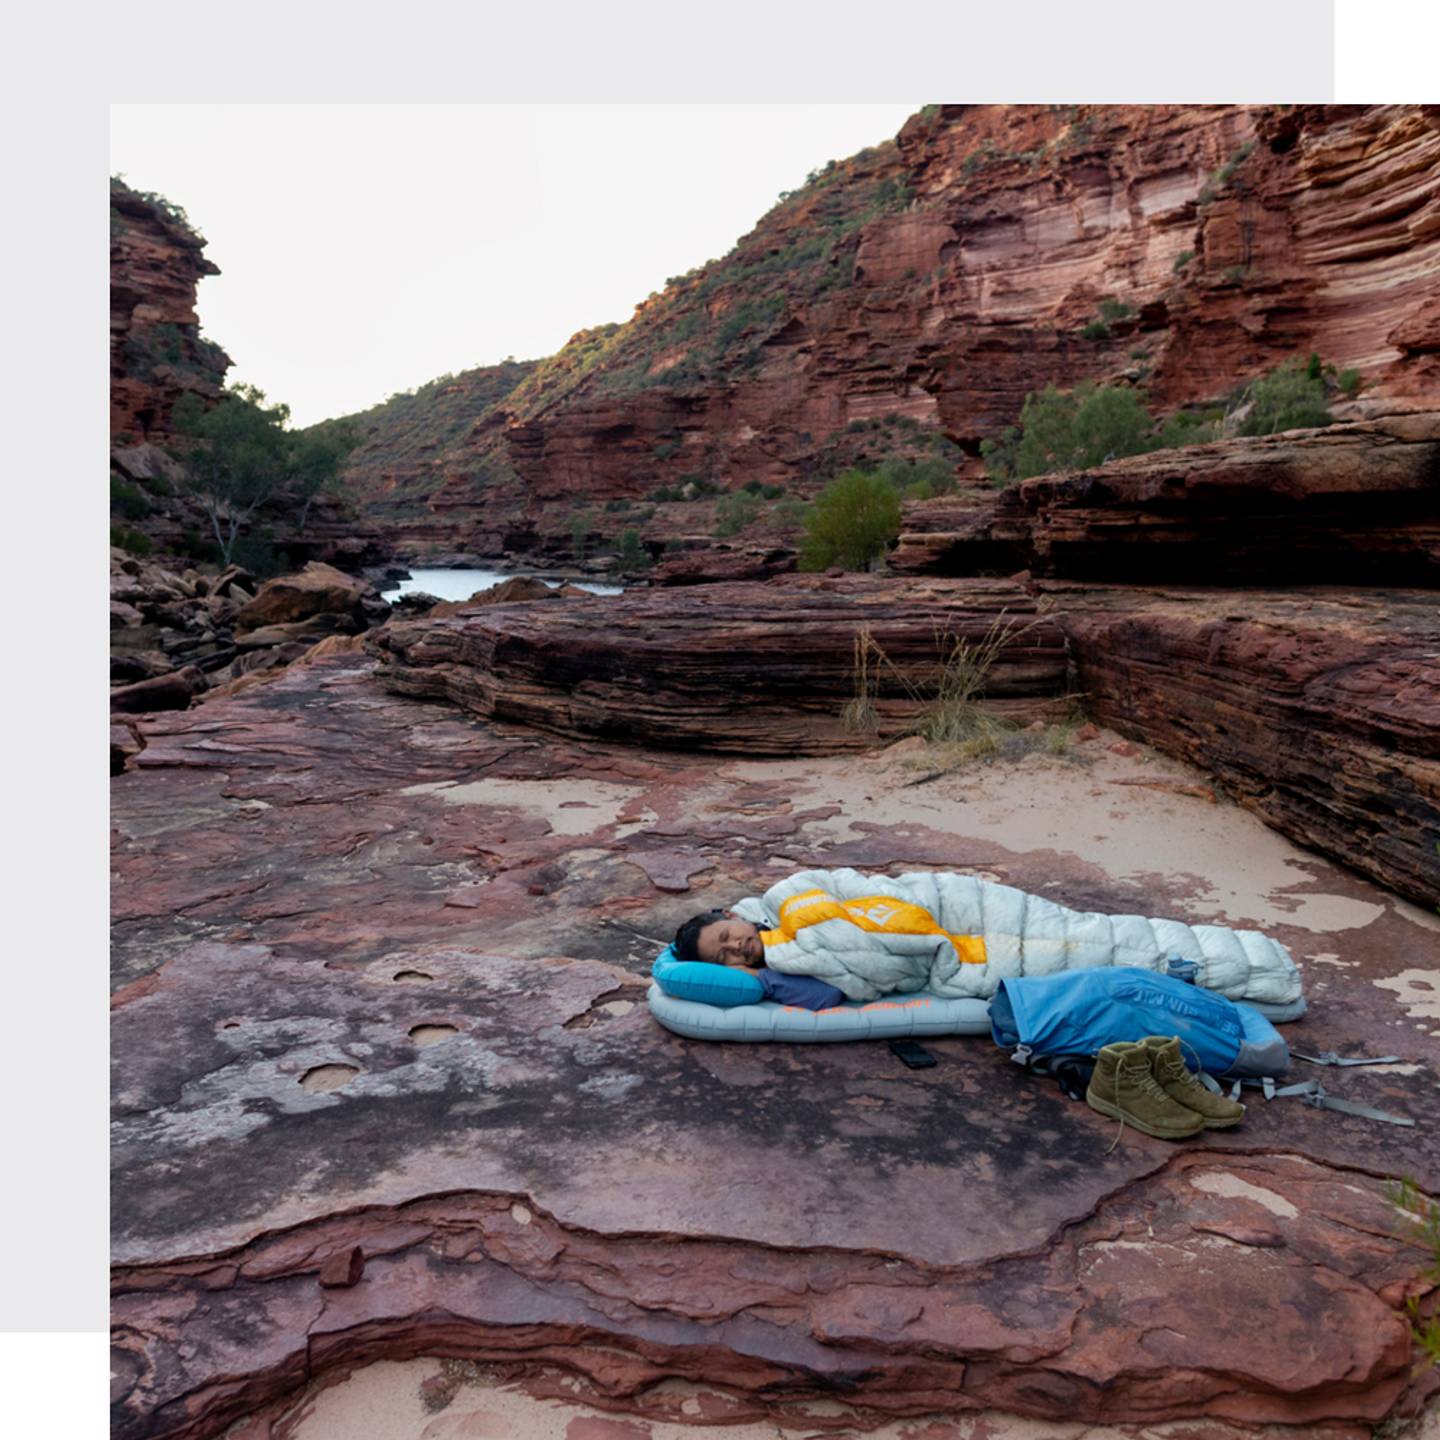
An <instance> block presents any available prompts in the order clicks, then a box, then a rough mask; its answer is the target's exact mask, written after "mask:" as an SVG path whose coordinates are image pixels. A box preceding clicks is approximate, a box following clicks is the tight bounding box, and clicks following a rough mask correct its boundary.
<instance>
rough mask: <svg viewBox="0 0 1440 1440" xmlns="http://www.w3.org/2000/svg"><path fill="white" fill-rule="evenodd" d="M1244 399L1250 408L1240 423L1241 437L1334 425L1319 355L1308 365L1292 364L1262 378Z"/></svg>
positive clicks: (1254, 382) (1255, 382)
mask: <svg viewBox="0 0 1440 1440" xmlns="http://www.w3.org/2000/svg"><path fill="white" fill-rule="evenodd" d="M1246 398H1247V399H1248V400H1249V401H1250V402H1251V406H1252V408H1251V410H1250V413H1249V414H1248V415H1247V416H1246V417H1245V419H1244V420H1243V421H1241V424H1240V433H1241V434H1242V435H1275V434H1278V433H1279V432H1280V431H1281V430H1302V429H1307V428H1309V427H1311V426H1315V425H1329V424H1332V423H1333V417H1332V416H1331V414H1330V410H1329V408H1328V406H1327V405H1326V403H1325V379H1324V376H1323V374H1322V373H1321V368H1320V357H1319V356H1318V355H1312V356H1311V357H1310V360H1309V361H1300V360H1292V361H1290V362H1289V363H1287V364H1285V365H1282V366H1280V368H1279V369H1278V370H1272V371H1271V372H1270V373H1269V374H1268V375H1262V376H1261V377H1260V378H1259V379H1258V380H1254V381H1252V382H1251V384H1250V388H1249V389H1248V391H1247V392H1246Z"/></svg>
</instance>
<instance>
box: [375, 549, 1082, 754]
mask: <svg viewBox="0 0 1440 1440" xmlns="http://www.w3.org/2000/svg"><path fill="white" fill-rule="evenodd" d="M867 634H868V635H869V637H870V638H871V640H872V641H873V642H874V644H875V645H876V646H878V647H879V649H880V651H881V652H883V656H884V657H885V658H884V659H881V658H878V657H876V656H875V655H874V654H873V652H870V653H869V655H868V659H867V660H866V662H865V663H866V665H867V666H868V669H867V670H866V671H865V678H864V679H862V678H861V677H860V675H859V674H857V658H856V656H857V650H856V646H857V641H859V640H860V639H861V637H862V636H863V635H867ZM1001 636H1004V637H1006V638H1005V641H1004V644H1003V645H1001V646H1000V647H999V648H998V653H997V654H996V656H995V659H994V662H993V664H992V665H991V666H990V669H989V674H988V676H987V684H986V686H985V690H984V693H985V697H986V701H985V703H986V705H987V707H988V708H990V709H992V710H994V711H996V712H997V713H999V714H1002V715H1010V716H1013V717H1016V718H1020V719H1024V720H1027V721H1029V720H1034V719H1035V718H1037V717H1039V716H1042V715H1045V714H1048V713H1059V712H1060V711H1061V710H1063V708H1064V706H1063V701H1062V697H1063V694H1064V690H1065V644H1064V639H1063V637H1062V636H1061V634H1060V632H1059V631H1058V630H1057V629H1056V627H1055V626H1054V625H1053V624H1052V623H1051V622H1050V621H1048V620H1046V619H1045V618H1044V617H1042V616H1040V615H1038V614H1037V613H1036V607H1035V601H1034V598H1033V597H1032V596H1030V595H1029V594H1027V593H1026V591H1025V590H1024V588H1023V587H1022V586H1020V585H1018V584H1016V583H1014V582H1013V581H1005V580H958V581H957V580H935V581H915V580H895V579H893V578H884V577H878V576H858V575H845V576H822V575H784V576H780V577H778V578H776V579H773V580H769V581H765V582H762V583H744V582H742V583H734V584H716V585H701V586H694V587H689V588H682V589H661V590H635V591H631V592H628V593H627V594H625V595H615V596H608V597H606V598H605V600H604V601H603V602H602V603H598V604H593V603H592V604H582V605H523V606H520V605H506V606H495V607H493V608H488V609H481V608H478V607H477V608H475V609H473V610H470V611H468V612H467V611H465V610H461V611H459V613H457V614H454V615H450V616H445V617H438V618H433V619H431V618H427V619H425V620H414V621H409V622H405V623H401V624H393V623H392V624H390V625H387V626H385V627H384V628H383V629H382V630H379V631H377V632H375V634H374V635H373V636H372V637H371V640H370V644H371V645H372V647H373V648H374V649H375V651H376V653H378V654H379V655H380V656H381V658H382V659H383V660H384V661H385V662H386V664H385V669H384V672H383V674H384V678H385V683H386V684H387V685H388V686H389V687H390V688H391V689H393V690H395V691H396V692H398V693H400V694H405V695H417V696H426V697H431V696H434V697H441V698H444V699H448V700H451V701H453V702H454V703H455V704H457V705H459V706H461V707H462V708H463V709H465V710H466V711H468V712H469V713H470V714H472V715H477V716H480V717H482V718H486V719H497V720H510V721H521V722H524V723H526V724H530V725H536V726H540V727H543V728H544V729H546V730H549V731H552V732H555V733H559V734H562V735H570V736H576V737H579V738H586V739H588V738H595V739H604V740H615V741H624V742H627V743H630V744H635V745H649V746H676V747H683V748H687V749H706V750H716V751H724V752H730V753H736V752H738V753H741V754H747V755H789V754H816V753H824V752H834V751H840V750H855V749H865V748H868V747H869V746H872V745H873V744H874V743H875V742H876V740H877V739H882V740H883V739H887V738H894V737H895V736H897V735H900V734H902V733H904V731H905V729H906V727H907V726H909V725H911V724H912V723H913V722H914V720H915V718H916V716H917V715H918V714H919V713H920V711H921V710H922V708H923V704H924V700H925V699H929V698H933V697H934V695H935V694H936V693H937V690H938V675H939V671H940V667H941V665H942V664H943V662H944V661H946V660H947V659H949V658H950V657H951V656H952V655H953V653H954V647H955V645H956V644H957V643H961V644H964V645H966V646H969V647H979V646H983V645H984V644H985V643H986V641H987V640H989V639H990V638H992V637H996V638H998V637H1001ZM857 695H863V696H864V698H865V699H867V700H868V701H870V702H872V703H871V721H872V723H869V724H867V725H847V724H846V723H844V720H843V712H844V710H845V707H846V704H847V702H849V701H851V700H853V699H855V698H856V697H857ZM922 697H923V698H922Z"/></svg>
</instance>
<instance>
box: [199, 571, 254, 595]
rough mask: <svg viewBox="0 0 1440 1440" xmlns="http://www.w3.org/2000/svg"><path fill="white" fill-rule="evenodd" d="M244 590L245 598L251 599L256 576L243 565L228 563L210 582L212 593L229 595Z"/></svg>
mask: <svg viewBox="0 0 1440 1440" xmlns="http://www.w3.org/2000/svg"><path fill="white" fill-rule="evenodd" d="M237 590H243V591H244V592H245V594H244V598H245V599H250V598H251V597H252V595H253V593H254V590H255V577H254V576H253V575H251V573H250V572H249V571H248V570H247V569H245V567H244V566H243V565H227V566H226V567H225V568H224V569H223V570H222V571H221V572H220V573H219V574H218V575H217V576H216V577H215V579H214V580H213V581H211V583H210V593H211V594H212V595H229V596H231V597H232V598H235V592H236V591H237Z"/></svg>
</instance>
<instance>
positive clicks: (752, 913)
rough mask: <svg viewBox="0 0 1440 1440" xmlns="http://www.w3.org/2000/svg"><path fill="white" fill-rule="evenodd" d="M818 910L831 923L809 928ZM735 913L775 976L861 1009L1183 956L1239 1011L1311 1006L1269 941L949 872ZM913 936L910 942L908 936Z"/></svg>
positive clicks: (799, 896)
mask: <svg viewBox="0 0 1440 1440" xmlns="http://www.w3.org/2000/svg"><path fill="white" fill-rule="evenodd" d="M887 897H888V899H893V900H898V901H901V902H903V903H905V904H908V905H910V906H917V907H919V909H920V910H921V911H924V912H925V915H926V918H927V919H933V922H934V923H933V924H932V925H931V926H930V928H929V930H928V932H927V931H923V930H919V927H918V925H917V923H916V921H915V918H914V914H913V912H901V911H899V910H898V909H897V907H894V906H892V905H890V904H888V903H887ZM832 901H833V902H839V904H840V905H844V906H846V914H845V915H844V916H841V915H839V914H836V913H835V912H836V910H837V909H838V908H839V907H838V906H836V905H829V906H828V909H827V903H828V902H832ZM786 902H790V904H789V905H788V906H787V904H786ZM782 906H785V907H786V909H785V915H784V917H783V919H782ZM807 906H809V907H811V911H810V913H811V915H812V917H816V916H818V917H820V918H811V919H808V920H807V919H805V918H804V916H805V909H806V907H807ZM817 907H818V908H817ZM733 910H734V913H735V914H736V915H739V916H740V917H741V918H743V919H746V920H749V921H751V922H752V923H753V924H755V925H758V926H759V927H760V929H761V930H762V931H769V932H772V933H771V934H769V935H767V936H766V937H765V963H766V964H767V965H768V966H769V967H770V968H771V969H773V970H780V971H783V972H785V973H786V974H790V975H814V976H816V977H817V978H819V979H821V980H824V981H827V982H828V983H829V984H831V985H834V986H836V987H837V988H838V989H840V990H842V991H843V992H844V993H845V995H846V996H847V997H848V998H849V999H851V1000H874V999H877V998H878V997H879V996H881V995H885V994H890V993H893V992H895V991H911V990H921V989H924V990H928V991H929V992H930V993H931V994H933V995H941V996H947V997H953V998H956V999H968V998H982V999H988V998H989V997H990V996H992V995H993V994H994V993H995V991H996V989H997V988H998V986H999V984H1000V981H1001V980H1005V979H1009V978H1012V977H1018V976H1022V975H1027V976H1029V975H1053V974H1055V973H1056V972H1057V971H1061V970H1079V969H1085V968H1090V967H1094V966H1101V965H1136V966H1140V967H1143V968H1145V969H1148V970H1158V971H1163V970H1165V969H1166V966H1167V963H1168V961H1169V959H1170V957H1172V956H1179V957H1180V958H1181V959H1182V960H1189V961H1193V962H1194V963H1195V964H1196V965H1197V966H1198V971H1197V973H1196V976H1195V983H1196V984H1198V985H1203V986H1204V987H1205V988H1206V989H1207V990H1214V991H1216V992H1217V993H1218V994H1221V995H1224V996H1226V997H1227V998H1228V999H1231V1000H1250V1001H1257V1002H1261V1003H1264V1004H1267V1005H1282V1006H1283V1005H1290V1004H1292V1003H1293V1002H1295V1001H1297V1000H1299V999H1300V996H1301V990H1300V975H1299V972H1298V971H1297V970H1296V968H1295V962H1294V960H1293V959H1291V957H1290V952H1289V951H1288V950H1286V949H1285V947H1284V946H1283V945H1279V944H1277V943H1276V942H1275V941H1274V940H1271V939H1270V938H1269V937H1268V936H1265V935H1262V934H1260V933H1259V931H1256V930H1230V929H1227V928H1226V927H1224V926H1221V925H1186V924H1184V923H1182V922H1181V921H1179V920H1150V919H1145V918H1144V917H1143V916H1139V915H1099V914H1094V913H1089V912H1085V911H1080V910H1067V909H1066V908H1065V907H1064V906H1063V905H1056V904H1055V903H1054V902H1053V901H1051V900H1044V899H1042V898H1041V897H1039V896H1038V895H1030V894H1027V893H1026V892H1025V891H1023V890H1016V889H1015V888H1014V887H1013V886H1010V885H996V884H994V883H992V882H990V881H988V880H977V879H975V878H974V877H973V876H970V875H957V874H953V873H950V872H945V871H917V872H914V873H912V874H907V875H901V876H898V877H893V876H888V875H862V874H860V872H859V871H857V870H848V869H846V870H802V871H801V872H800V873H799V874H797V875H792V876H790V877H789V878H788V879H785V880H782V881H780V882H779V883H778V884H776V885H772V886H771V887H770V889H769V890H767V891H766V892H765V894H764V895H763V896H760V897H755V896H752V897H749V898H747V899H745V900H742V901H740V902H739V904H737V905H735V906H734V907H733ZM797 916H799V917H801V918H800V919H799V920H797V919H796V917H797ZM827 916H828V917H829V918H825V917H827ZM897 916H898V917H901V918H895V917H897ZM907 916H908V919H906V918H905V917H907ZM782 923H783V924H784V925H785V927H786V928H785V929H783V930H782V929H780V927H781V925H782ZM905 924H908V925H909V927H910V928H909V929H908V931H905V930H901V929H897V928H896V927H899V926H904V925H905ZM937 927H938V928H937ZM917 931H919V933H917ZM965 937H978V941H980V942H983V944H981V943H975V941H967V940H966V939H965Z"/></svg>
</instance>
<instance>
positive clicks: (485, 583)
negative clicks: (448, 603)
mask: <svg viewBox="0 0 1440 1440" xmlns="http://www.w3.org/2000/svg"><path fill="white" fill-rule="evenodd" d="M533 574H534V572H533V571H529V570H412V571H411V572H410V578H409V579H408V580H402V581H401V582H400V583H399V584H398V585H396V586H395V587H394V588H393V589H390V590H383V591H381V597H382V598H383V599H385V600H398V599H399V598H400V596H402V595H410V594H413V593H414V592H415V591H417V590H419V591H421V592H423V593H424V594H426V595H433V596H434V597H435V598H436V599H437V600H468V599H469V598H470V597H471V596H472V595H473V594H474V593H475V592H476V591H477V590H488V589H489V588H490V587H491V586H492V585H498V584H499V583H500V582H501V581H502V580H509V579H512V578H514V577H517V576H520V575H533ZM537 578H538V579H541V580H543V581H544V582H545V583H546V584H547V585H548V586H549V587H550V588H551V589H552V590H554V589H556V588H557V587H558V586H560V585H578V586H579V587H580V589H582V590H588V591H589V592H590V593H591V594H592V595H619V594H621V593H622V592H623V590H624V588H625V587H624V586H623V585H600V584H596V583H595V582H593V581H590V580H557V579H554V578H553V577H551V576H549V575H541V576H538V577H537Z"/></svg>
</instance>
